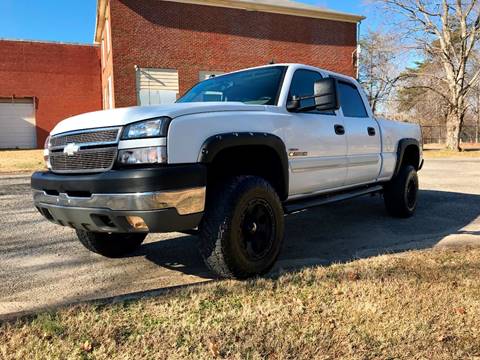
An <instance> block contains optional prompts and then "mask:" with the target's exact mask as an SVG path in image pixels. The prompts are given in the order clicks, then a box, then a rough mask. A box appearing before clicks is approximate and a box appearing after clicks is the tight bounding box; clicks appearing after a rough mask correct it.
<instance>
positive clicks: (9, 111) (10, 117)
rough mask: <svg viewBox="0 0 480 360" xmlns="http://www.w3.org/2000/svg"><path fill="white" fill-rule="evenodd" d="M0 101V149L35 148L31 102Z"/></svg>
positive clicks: (33, 117)
mask: <svg viewBox="0 0 480 360" xmlns="http://www.w3.org/2000/svg"><path fill="white" fill-rule="evenodd" d="M7 101H8V100H5V101H2V100H0V149H31V148H35V147H37V136H36V128H35V111H34V107H33V100H22V101H21V102H18V101H16V102H14V103H12V102H7Z"/></svg>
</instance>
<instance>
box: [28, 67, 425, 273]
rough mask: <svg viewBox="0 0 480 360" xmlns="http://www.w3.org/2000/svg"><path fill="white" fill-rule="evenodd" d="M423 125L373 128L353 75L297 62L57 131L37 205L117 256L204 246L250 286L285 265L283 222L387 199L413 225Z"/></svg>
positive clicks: (37, 181) (75, 120) (217, 263)
mask: <svg viewBox="0 0 480 360" xmlns="http://www.w3.org/2000/svg"><path fill="white" fill-rule="evenodd" d="M421 144H422V136H421V129H420V127H419V126H417V125H414V124H407V123H399V122H394V121H388V120H380V119H376V118H375V117H374V116H373V114H372V112H371V109H370V107H369V106H368V102H367V99H366V97H365V94H364V92H363V91H362V89H361V87H360V86H359V84H358V83H357V82H356V81H355V80H354V79H352V78H350V77H346V76H343V75H340V74H336V73H332V72H328V71H325V70H321V69H318V68H314V67H310V66H306V65H299V64H279V65H270V66H263V67H258V68H253V69H247V70H242V71H238V72H234V73H230V74H226V75H222V76H217V77H214V78H211V79H208V80H206V81H203V82H201V83H199V84H197V85H196V86H194V87H193V88H192V89H191V90H190V91H188V92H187V93H186V94H185V95H184V96H183V97H182V98H180V99H179V100H178V101H177V103H175V104H172V105H164V106H152V107H132V108H121V109H114V110H107V111H99V112H93V113H89V114H84V115H79V116H75V117H72V118H69V119H66V120H64V121H62V122H61V123H59V124H58V125H57V126H56V127H55V129H54V130H53V131H52V133H51V135H50V137H49V138H48V140H47V143H46V147H45V160H46V163H47V166H48V168H49V170H48V171H46V172H37V173H35V174H34V175H33V176H32V188H33V194H34V201H35V206H36V207H37V209H38V210H39V212H40V213H41V214H42V215H43V216H44V217H45V218H47V219H48V220H50V221H52V222H54V223H56V224H59V225H63V226H70V227H72V228H74V229H75V230H76V233H77V235H78V238H79V240H80V241H81V242H82V244H83V245H84V246H85V247H86V248H87V249H89V250H91V251H94V252H96V253H99V254H102V255H104V256H109V257H118V256H122V255H126V254H127V253H129V252H132V251H134V250H135V249H136V248H138V247H139V246H140V245H141V243H142V241H143V240H144V239H145V237H146V236H147V234H148V233H150V232H151V233H159V232H172V231H180V232H186V233H193V232H195V233H196V234H198V235H199V247H200V251H201V254H202V256H203V258H204V259H205V262H206V264H207V265H208V266H209V268H210V269H212V270H213V271H214V272H216V273H217V274H218V275H220V276H222V277H233V278H248V277H251V276H255V275H258V274H263V273H266V272H267V271H268V270H269V269H271V267H272V266H273V264H274V263H275V261H276V259H277V257H278V255H279V253H280V250H281V246H282V242H283V238H284V215H285V214H291V213H294V212H297V211H300V210H304V209H307V208H311V207H314V206H319V205H322V204H325V203H331V202H334V201H340V200H345V199H348V198H353V197H357V196H360V195H365V194H372V193H382V194H383V197H384V199H385V205H386V209H387V211H388V213H390V214H391V215H393V216H396V217H409V216H412V215H413V213H414V212H415V209H416V206H417V193H418V177H417V171H418V170H420V169H421V167H422V165H423V155H422V145H421Z"/></svg>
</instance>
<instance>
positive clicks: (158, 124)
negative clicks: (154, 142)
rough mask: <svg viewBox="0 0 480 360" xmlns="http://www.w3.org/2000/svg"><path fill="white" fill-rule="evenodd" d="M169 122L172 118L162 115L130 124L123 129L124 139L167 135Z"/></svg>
mask: <svg viewBox="0 0 480 360" xmlns="http://www.w3.org/2000/svg"><path fill="white" fill-rule="evenodd" d="M169 124H170V118H168V117H161V118H158V119H151V120H145V121H140V122H137V123H134V124H131V125H128V126H126V127H125V129H124V130H123V134H122V140H132V139H144V138H154V137H164V136H167V131H168V125H169Z"/></svg>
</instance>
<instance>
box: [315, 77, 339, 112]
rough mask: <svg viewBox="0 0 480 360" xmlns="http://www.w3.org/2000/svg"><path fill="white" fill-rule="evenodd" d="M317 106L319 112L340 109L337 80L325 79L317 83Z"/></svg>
mask: <svg viewBox="0 0 480 360" xmlns="http://www.w3.org/2000/svg"><path fill="white" fill-rule="evenodd" d="M314 94H315V106H316V109H317V110H319V111H329V110H338V109H340V102H339V100H338V89H337V80H336V79H334V78H325V79H321V80H318V81H316V82H315V86H314Z"/></svg>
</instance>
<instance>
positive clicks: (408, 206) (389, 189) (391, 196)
mask: <svg viewBox="0 0 480 360" xmlns="http://www.w3.org/2000/svg"><path fill="white" fill-rule="evenodd" d="M417 196H418V175H417V171H416V170H415V168H414V167H413V166H411V165H407V166H404V167H402V168H401V169H400V172H399V173H398V175H397V176H396V177H395V178H394V179H393V180H392V181H390V182H389V183H388V184H386V185H385V186H384V194H383V197H384V199H385V207H386V208H387V212H388V213H389V214H390V215H391V216H395V217H400V218H409V217H411V216H413V214H414V213H415V210H416V209H417Z"/></svg>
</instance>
